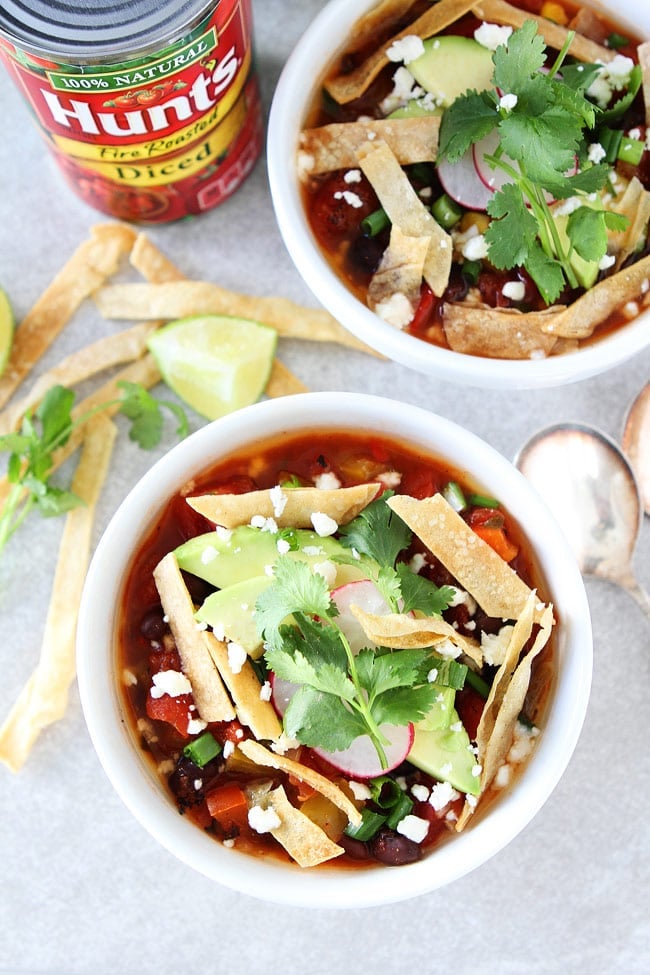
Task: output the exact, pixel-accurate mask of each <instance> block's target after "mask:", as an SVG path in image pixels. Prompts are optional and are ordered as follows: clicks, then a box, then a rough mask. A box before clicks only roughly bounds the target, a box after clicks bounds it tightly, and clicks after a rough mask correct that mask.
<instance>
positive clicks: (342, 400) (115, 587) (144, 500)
mask: <svg viewBox="0 0 650 975" xmlns="http://www.w3.org/2000/svg"><path fill="white" fill-rule="evenodd" d="M323 426H329V427H331V428H332V429H356V430H364V431H376V432H377V433H379V434H386V435H387V436H389V437H391V436H392V437H395V438H398V439H399V440H402V441H403V442H407V443H409V442H410V443H412V444H414V445H420V446H421V447H423V448H424V449H425V450H426V451H427V452H430V453H433V454H436V455H438V456H441V457H443V458H448V459H449V461H450V462H451V463H452V465H454V466H455V467H457V468H460V469H462V470H466V471H468V473H469V475H470V478H471V479H474V480H475V481H476V482H477V484H479V485H480V486H481V487H482V488H484V489H485V490H486V491H487V492H488V493H489V494H496V495H497V496H498V497H499V498H500V499H501V500H502V501H503V503H504V505H505V506H506V507H507V508H508V510H509V511H510V512H511V513H512V514H513V515H514V517H515V518H516V519H517V520H518V521H519V522H520V524H521V525H522V526H523V527H524V528H525V531H526V533H527V535H528V538H529V540H530V543H531V545H532V547H533V549H534V550H535V552H536V553H537V557H538V560H539V567H540V570H541V572H542V574H543V576H544V577H545V579H546V581H547V583H548V587H549V590H550V598H551V599H552V600H553V602H554V604H555V605H556V607H557V612H558V618H559V620H560V621H561V625H560V629H559V637H558V640H557V680H556V682H555V686H554V687H553V689H552V692H551V698H550V703H549V707H548V711H547V715H546V720H545V722H544V726H543V730H542V734H541V735H540V738H539V739H538V744H537V745H536V747H535V750H534V752H533V756H532V758H531V760H530V762H529V764H528V765H527V767H526V769H525V771H524V772H523V774H522V775H521V776H520V778H518V779H517V781H516V783H515V784H514V786H513V787H512V788H511V789H510V790H509V791H508V792H505V793H504V794H503V795H502V796H501V797H500V798H499V800H498V801H497V802H495V803H494V804H493V805H492V806H491V807H490V809H489V810H488V811H487V813H486V814H485V815H483V816H481V818H480V819H479V820H478V821H477V822H476V823H475V824H473V825H472V826H471V828H468V829H467V831H465V832H463V833H462V834H459V835H458V836H456V837H454V838H453V839H452V840H451V841H450V842H449V843H448V844H444V845H443V846H441V847H440V848H438V849H435V850H434V851H433V852H432V853H431V854H429V855H428V856H426V857H425V858H424V859H423V860H421V861H419V862H418V863H415V864H412V865H409V866H402V867H399V868H397V869H393V870H391V871H390V882H389V883H379V882H378V880H379V877H378V874H377V871H376V870H372V869H370V870H364V869H359V870H352V871H350V870H341V869H337V868H336V866H328V867H327V868H325V869H322V870H320V869H315V870H314V871H304V870H301V869H300V868H299V867H297V866H291V865H283V864H282V863H279V862H277V861H275V862H274V861H268V860H262V859H256V858H254V857H251V856H249V855H246V854H243V853H239V852H238V851H237V850H236V849H227V848H225V847H224V846H222V845H221V844H220V843H218V842H217V841H215V840H214V839H211V838H210V837H209V836H207V835H206V834H205V833H203V832H202V831H201V830H200V829H198V828H197V827H196V826H195V825H193V824H192V823H191V822H189V821H188V820H187V819H186V818H185V817H182V816H179V814H178V812H177V810H176V808H175V806H174V804H173V803H172V801H171V799H170V798H169V797H168V796H167V795H166V793H165V792H164V790H163V787H162V786H161V784H160V783H159V781H158V779H157V777H156V775H155V772H154V771H153V769H152V767H151V765H150V763H148V762H147V761H146V756H144V755H143V754H142V752H141V750H140V749H139V747H138V745H137V744H136V742H135V739H134V736H133V733H132V732H131V731H130V728H129V721H128V719H127V716H126V715H125V714H124V713H123V708H122V703H121V700H120V693H119V688H118V686H117V665H116V614H117V608H118V607H119V605H120V598H121V592H122V587H123V582H124V579H125V575H126V573H127V571H128V569H129V566H130V564H131V561H132V558H133V554H134V551H135V550H137V548H138V547H139V545H140V543H141V540H142V539H143V538H144V537H145V536H146V535H147V534H148V532H149V531H150V528H151V526H152V524H153V523H154V522H155V520H156V518H157V515H158V513H159V512H160V510H161V509H162V508H163V506H164V505H165V503H166V502H167V501H168V500H169V498H171V497H172V495H174V494H175V493H176V492H177V491H178V489H179V488H180V487H181V485H183V484H184V483H185V482H186V481H187V480H188V479H189V478H191V477H192V476H194V475H195V474H197V473H198V472H200V471H202V470H205V469H206V468H208V467H209V466H211V465H212V464H213V463H214V462H216V461H218V460H219V459H220V458H223V457H225V456H227V455H228V454H229V453H230V452H232V451H233V450H235V449H238V448H240V447H242V446H243V445H247V444H255V443H260V442H263V441H264V439H265V438H267V437H269V436H275V435H277V434H279V433H282V432H283V431H286V432H290V431H301V430H302V431H305V430H310V429H313V428H316V427H320V428H321V429H322V428H323ZM77 662H78V674H79V689H80V693H81V700H82V704H83V709H84V714H85V717H86V722H87V725H88V728H89V730H90V735H91V737H92V740H93V743H94V746H95V749H96V751H97V754H98V755H99V758H100V761H101V763H102V765H103V766H104V769H105V771H106V773H107V774H108V776H109V778H110V780H111V781H112V783H113V785H114V787H115V789H116V790H117V792H118V793H119V795H120V796H121V798H122V799H123V801H124V802H125V803H126V805H127V806H128V808H129V809H130V810H131V812H132V813H133V814H134V815H135V817H136V818H137V819H138V820H139V821H140V823H141V824H142V825H143V826H144V828H145V829H146V830H148V831H149V832H150V833H151V834H152V835H153V836H154V837H156V838H157V839H158V840H159V841H160V843H161V844H162V845H163V846H164V847H166V848H167V849H168V850H169V851H171V852H172V853H174V854H176V856H178V857H179V858H180V859H181V860H183V861H184V862H185V863H187V864H189V865H190V866H191V867H194V868H195V869H196V870H198V871H199V872H201V873H203V874H205V875H206V876H208V877H210V878H212V879H213V880H216V881H218V882H219V883H220V884H224V885H225V886H228V887H231V888H234V889H236V890H238V891H242V892H245V893H247V894H250V895H253V896H256V897H261V898H265V899H268V900H273V901H277V902H281V903H287V904H293V905H299V906H304V907H306V906H309V907H330V908H331V907H337V908H358V907H362V906H369V905H374V904H379V903H387V902H390V901H397V900H403V899H406V898H409V897H413V896H415V895H418V894H422V893H425V892H427V891H431V890H433V889H434V888H437V887H441V886H443V885H445V884H447V883H449V882H450V881H452V880H454V879H456V878H458V877H461V876H462V875H464V874H466V873H468V872H469V871H470V870H473V869H474V868H475V867H477V866H479V865H480V864H482V863H483V862H485V861H486V860H487V859H488V858H489V857H491V856H492V855H493V854H494V853H496V852H497V851H498V850H500V849H501V848H502V847H504V846H505V845H506V844H507V843H508V842H510V840H512V839H513V838H514V837H515V836H516V835H517V834H518V833H519V832H520V830H522V829H523V828H524V826H526V824H527V823H528V822H529V821H530V820H531V818H532V817H533V816H534V815H535V813H537V812H538V810H539V809H540V807H541V806H542V805H543V803H544V802H545V800H546V799H547V798H548V796H549V795H550V793H551V791H552V790H553V788H554V787H555V785H556V783H557V782H558V780H559V778H560V776H561V775H562V773H563V771H564V769H565V767H566V765H567V763H568V761H569V759H570V757H571V754H572V752H573V749H574V747H575V744H576V742H577V739H578V735H579V733H580V729H581V726H582V722H583V718H584V715H585V710H586V707H587V700H588V696H589V688H590V681H591V663H592V644H591V626H590V620H589V610H588V605H587V600H586V596H585V590H584V586H583V583H582V578H581V576H580V573H579V571H578V569H577V566H576V562H575V559H574V557H573V555H572V554H571V551H570V550H569V548H568V546H567V543H566V541H565V540H564V538H563V537H562V535H561V533H560V531H559V529H558V527H557V526H556V523H555V521H554V520H553V518H552V516H551V515H550V514H549V512H548V510H547V509H546V507H545V506H544V505H543V503H542V502H541V501H540V499H539V497H538V496H537V495H536V493H535V492H534V491H533V489H532V488H531V487H530V485H529V484H528V482H527V481H526V480H525V478H524V477H523V476H522V475H521V474H520V473H519V471H517V470H516V469H515V468H514V467H513V466H512V465H511V464H510V463H509V462H508V461H506V460H505V459H504V458H503V457H502V456H501V455H500V454H498V453H497V452H496V451H495V450H494V449H492V448H491V447H489V446H488V445H487V444H485V443H484V442H483V441H481V440H479V439H478V438H477V437H476V436H474V435H473V434H471V433H469V432H467V431H466V430H463V429H462V428H461V427H458V426H457V425H456V424H454V423H451V422H450V421H448V420H445V419H442V418H441V417H438V416H435V415H433V414H431V413H429V412H427V411H426V410H422V409H419V408H417V407H413V406H407V405H405V404H402V403H398V402H396V401H393V400H387V399H383V398H381V397H374V396H366V395H363V394H351V393H307V394H304V395H302V396H296V397H286V398H282V399H276V400H270V401H267V402H263V403H259V404H257V405H255V406H251V407H249V408H247V409H244V410H241V411H240V412H238V413H235V414H231V415H230V416H227V417H225V418H224V419H221V420H218V421H217V422H215V423H212V424H209V425H208V426H206V427H204V428H202V429H201V430H199V431H198V432H197V433H195V434H193V435H192V436H191V437H189V438H188V439H187V440H185V441H183V442H182V443H180V444H178V445H177V446H176V447H174V449H173V450H171V451H170V452H169V453H168V454H167V455H166V456H165V457H163V458H162V460H160V461H159V462H158V463H157V464H155V465H154V467H152V468H151V470H149V472H148V473H147V474H146V475H145V476H144V477H143V478H142V480H141V481H140V482H139V483H138V484H137V485H136V487H135V488H134V489H133V490H132V491H131V493H130V494H129V495H128V497H127V498H126V500H125V501H124V502H123V504H122V505H121V507H120V508H119V509H118V511H117V513H116V514H115V516H114V518H113V520H112V521H111V523H110V525H109V527H108V528H107V530H106V532H105V534H104V536H103V538H102V539H101V541H100V543H99V546H98V548H97V551H96V553H95V556H94V559H93V561H92V565H91V567H90V571H89V574H88V579H87V582H86V587H85V591H84V594H83V599H82V604H81V611H80V617H79V624H78V637H77Z"/></svg>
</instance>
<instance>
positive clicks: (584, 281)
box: [553, 197, 603, 289]
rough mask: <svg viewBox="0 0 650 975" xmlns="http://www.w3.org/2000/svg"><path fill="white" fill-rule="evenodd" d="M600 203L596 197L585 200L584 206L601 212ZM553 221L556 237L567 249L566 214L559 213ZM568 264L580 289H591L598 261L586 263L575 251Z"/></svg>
mask: <svg viewBox="0 0 650 975" xmlns="http://www.w3.org/2000/svg"><path fill="white" fill-rule="evenodd" d="M598 203H600V198H599V197H597V198H596V200H593V201H592V200H585V201H584V204H583V205H584V206H591V207H593V208H594V209H597V210H602V208H603V207H602V203H600V205H598ZM553 219H554V221H555V226H556V227H557V233H558V237H559V238H560V242H561V244H562V246H563V247H564V248H568V247H569V244H570V241H569V236H568V234H567V231H566V228H567V223H568V222H569V216H568V214H566V213H559V214H557V215H554V217H553ZM569 264H570V265H571V267H572V268H573V271H574V274H575V276H576V278H577V279H578V283H579V284H580V286H581V287H583V288H585V289H587V288H591V287H592V286H593V285H594V284H595V283H596V278H597V277H598V274H599V272H600V268H599V267H598V261H586V260H585V259H584V257H580V254H576V252H575V251H571V256H570V258H569Z"/></svg>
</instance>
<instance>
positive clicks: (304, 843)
mask: <svg viewBox="0 0 650 975" xmlns="http://www.w3.org/2000/svg"><path fill="white" fill-rule="evenodd" d="M260 807H261V808H262V809H272V810H273V812H275V814H276V815H277V817H278V819H279V821H280V822H279V825H278V826H274V827H272V828H271V829H269V833H270V834H271V836H273V837H274V839H276V840H277V841H278V843H279V844H280V845H281V846H283V847H284V849H285V850H286V851H287V853H288V854H289V856H290V857H291V858H292V859H293V860H295V861H296V863H297V864H298V866H299V867H315V866H317V865H318V864H319V863H325V862H326V861H327V860H332V859H333V858H334V857H338V856H340V855H341V854H342V853H344V852H345V851H344V849H343V847H341V846H339V845H338V844H337V843H334V842H333V841H332V840H331V839H330V838H329V836H328V835H327V833H326V832H325V831H324V830H322V829H321V828H320V826H317V825H316V823H314V822H312V820H311V819H309V817H308V816H305V814H304V813H303V812H301V811H300V809H296V807H295V806H292V805H291V803H290V802H289V800H288V798H287V794H286V792H285V791H284V789H283V788H282V786H281V785H280V786H278V788H277V789H273V790H272V791H271V792H269V793H268V794H267V795H266V796H265V797H264V800H263V802H262V803H260Z"/></svg>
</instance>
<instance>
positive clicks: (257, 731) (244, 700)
mask: <svg viewBox="0 0 650 975" xmlns="http://www.w3.org/2000/svg"><path fill="white" fill-rule="evenodd" d="M204 637H205V640H206V642H207V646H208V651H209V653H210V656H211V657H212V659H213V661H214V664H215V666H216V668H217V670H218V671H219V673H220V674H221V679H222V680H223V682H224V684H225V685H226V687H227V688H228V691H229V693H230V696H231V698H232V701H233V704H234V705H235V711H236V713H237V718H238V720H239V721H241V723H242V724H245V725H246V726H247V727H248V728H250V729H251V731H252V732H253V734H254V735H255V737H256V738H258V739H259V738H261V739H263V740H264V741H267V740H270V741H277V739H278V738H279V737H280V735H281V734H282V725H281V724H280V720H279V718H278V716H277V714H276V713H275V708H274V707H273V705H272V704H271V702H270V701H264V700H262V698H261V697H260V690H261V685H260V682H259V680H258V679H257V676H256V674H255V671H254V670H253V667H252V666H251V663H250V661H248V660H246V661H245V662H244V664H243V666H242V668H241V670H239V671H237V672H236V671H234V670H233V669H232V668H231V666H230V661H229V659H228V647H227V644H226V643H225V642H224V641H223V640H218V639H217V638H216V636H215V635H214V634H213V633H210V632H209V631H207V630H206V631H205V633H204Z"/></svg>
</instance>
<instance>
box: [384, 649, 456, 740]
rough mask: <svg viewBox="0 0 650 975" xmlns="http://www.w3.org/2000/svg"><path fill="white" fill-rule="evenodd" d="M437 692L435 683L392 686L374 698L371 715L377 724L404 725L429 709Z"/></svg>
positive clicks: (421, 715) (438, 691)
mask: <svg viewBox="0 0 650 975" xmlns="http://www.w3.org/2000/svg"><path fill="white" fill-rule="evenodd" d="M399 652H400V651H398V653H399ZM439 693H440V690H439V688H437V687H436V686H435V684H422V685H420V687H396V688H393V689H392V690H390V691H386V692H385V693H384V694H379V695H378V696H377V697H376V698H375V700H374V701H373V703H372V708H371V710H372V716H373V718H374V719H375V721H376V722H377V724H379V725H381V724H384V723H386V724H396V725H404V724H409V722H411V721H418V720H420V718H423V717H424V716H425V715H426V714H427V712H428V711H430V709H431V707H432V705H433V703H434V701H435V699H436V697H437V696H438V694H439Z"/></svg>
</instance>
